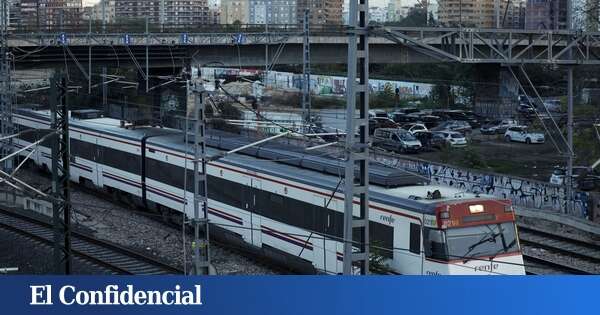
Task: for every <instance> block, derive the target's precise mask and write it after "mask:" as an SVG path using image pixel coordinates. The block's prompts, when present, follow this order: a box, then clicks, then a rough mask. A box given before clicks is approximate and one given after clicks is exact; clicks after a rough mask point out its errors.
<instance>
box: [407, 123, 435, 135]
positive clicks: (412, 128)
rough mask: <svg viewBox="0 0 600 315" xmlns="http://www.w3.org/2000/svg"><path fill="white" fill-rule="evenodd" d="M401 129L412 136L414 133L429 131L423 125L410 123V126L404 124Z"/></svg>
mask: <svg viewBox="0 0 600 315" xmlns="http://www.w3.org/2000/svg"><path fill="white" fill-rule="evenodd" d="M402 129H404V130H406V131H408V132H410V133H412V134H413V135H414V134H415V132H419V131H429V130H428V129H427V127H425V125H423V124H418V123H410V124H405V125H402Z"/></svg>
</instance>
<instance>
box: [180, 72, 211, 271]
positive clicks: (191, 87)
mask: <svg viewBox="0 0 600 315" xmlns="http://www.w3.org/2000/svg"><path fill="white" fill-rule="evenodd" d="M187 85H188V93H191V95H190V94H188V101H192V102H193V105H194V108H193V109H194V112H193V114H194V118H193V126H194V136H193V139H194V176H193V178H194V207H193V208H194V217H193V219H192V224H193V225H194V244H193V271H194V274H195V275H208V274H209V273H210V272H211V271H210V246H209V244H210V242H209V222H208V204H207V202H208V198H207V193H208V187H207V182H206V179H207V176H206V142H205V125H204V123H205V112H204V109H205V105H206V104H205V102H204V97H205V94H206V91H205V90H204V87H203V85H202V82H201V81H200V80H193V81H189V80H188V84H187ZM186 132H188V131H187V130H186ZM201 212H202V213H201Z"/></svg>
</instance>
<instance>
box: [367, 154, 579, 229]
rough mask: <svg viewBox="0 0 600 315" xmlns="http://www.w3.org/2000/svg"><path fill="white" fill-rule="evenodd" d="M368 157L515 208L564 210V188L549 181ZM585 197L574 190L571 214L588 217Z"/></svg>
mask: <svg viewBox="0 0 600 315" xmlns="http://www.w3.org/2000/svg"><path fill="white" fill-rule="evenodd" d="M371 159H372V160H375V161H378V162H380V163H383V164H385V165H388V166H390V167H394V168H398V169H404V170H407V171H411V172H416V173H419V174H421V175H423V176H426V177H427V178H429V179H430V180H431V183H432V184H440V185H444V186H451V187H456V188H458V189H462V190H465V191H467V192H472V193H484V194H490V195H494V196H497V197H500V198H507V199H511V200H512V202H513V205H515V206H517V207H518V206H521V207H526V208H531V209H540V210H551V211H556V212H564V209H565V208H566V202H567V199H566V195H567V194H566V189H565V188H564V187H561V186H556V185H552V184H550V183H545V182H541V181H535V180H530V179H524V178H516V177H510V176H506V175H500V174H489V173H482V172H478V171H473V170H465V169H460V168H457V167H454V166H449V165H443V164H436V163H431V162H427V161H421V160H412V159H401V158H398V157H396V156H393V155H390V154H386V153H379V152H372V153H371ZM589 200H590V199H589V194H588V193H585V192H576V194H575V196H574V213H573V215H575V216H577V217H582V218H587V217H588V216H589V204H590V202H589Z"/></svg>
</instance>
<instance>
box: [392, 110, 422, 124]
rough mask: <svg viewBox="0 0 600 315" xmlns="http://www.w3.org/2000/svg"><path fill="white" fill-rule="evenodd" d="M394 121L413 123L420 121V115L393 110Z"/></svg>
mask: <svg viewBox="0 0 600 315" xmlns="http://www.w3.org/2000/svg"><path fill="white" fill-rule="evenodd" d="M390 116H391V118H392V120H393V121H395V122H397V123H399V124H403V123H411V122H417V121H419V116H416V115H413V114H404V113H399V112H393V113H392V114H391V115H390Z"/></svg>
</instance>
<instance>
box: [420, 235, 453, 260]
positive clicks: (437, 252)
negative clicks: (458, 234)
mask: <svg viewBox="0 0 600 315" xmlns="http://www.w3.org/2000/svg"><path fill="white" fill-rule="evenodd" d="M444 234H445V233H444V231H442V230H437V229H431V228H425V230H424V231H423V244H424V245H423V246H424V250H425V256H426V257H429V258H434V259H440V260H447V259H448V254H447V251H446V237H445V235H444Z"/></svg>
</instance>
